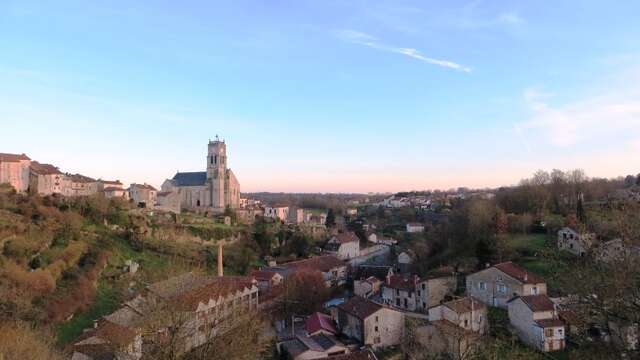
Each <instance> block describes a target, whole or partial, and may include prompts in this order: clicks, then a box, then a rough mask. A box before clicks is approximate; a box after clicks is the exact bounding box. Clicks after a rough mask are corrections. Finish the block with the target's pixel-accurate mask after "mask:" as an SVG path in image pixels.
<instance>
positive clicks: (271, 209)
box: [264, 205, 289, 222]
mask: <svg viewBox="0 0 640 360" xmlns="http://www.w3.org/2000/svg"><path fill="white" fill-rule="evenodd" d="M264 217H268V218H271V219H274V220H280V221H283V222H286V221H287V220H288V219H289V207H288V206H286V205H274V206H265V207H264Z"/></svg>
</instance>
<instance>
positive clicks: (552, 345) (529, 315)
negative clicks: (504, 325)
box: [508, 295, 565, 352]
mask: <svg viewBox="0 0 640 360" xmlns="http://www.w3.org/2000/svg"><path fill="white" fill-rule="evenodd" d="M508 311H509V322H510V323H511V326H513V328H514V329H515V330H516V334H517V335H518V337H519V338H520V340H522V342H524V343H526V344H529V345H530V346H532V347H534V348H535V349H537V350H539V351H543V352H548V351H557V350H562V349H564V347H565V324H564V322H563V321H562V320H561V319H560V318H559V316H558V311H557V309H556V305H555V304H554V303H553V302H552V301H551V299H549V297H547V295H526V296H517V297H514V298H513V299H511V300H509V302H508Z"/></svg>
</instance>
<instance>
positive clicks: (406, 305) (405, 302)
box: [404, 298, 409, 308]
mask: <svg viewBox="0 0 640 360" xmlns="http://www.w3.org/2000/svg"><path fill="white" fill-rule="evenodd" d="M404 307H405V308H408V307H409V303H408V302H407V298H404Z"/></svg>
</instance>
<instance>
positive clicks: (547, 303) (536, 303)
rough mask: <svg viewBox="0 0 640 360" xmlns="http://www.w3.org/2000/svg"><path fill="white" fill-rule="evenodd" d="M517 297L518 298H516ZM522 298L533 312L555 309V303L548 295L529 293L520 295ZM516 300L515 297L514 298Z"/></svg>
mask: <svg viewBox="0 0 640 360" xmlns="http://www.w3.org/2000/svg"><path fill="white" fill-rule="evenodd" d="M516 299H517V298H516ZM520 299H522V301H524V303H525V304H526V305H527V306H528V307H529V308H530V309H531V311H533V312H538V311H553V309H554V308H555V307H554V304H553V301H551V299H549V297H548V296H547V295H529V296H520ZM513 300H515V299H513Z"/></svg>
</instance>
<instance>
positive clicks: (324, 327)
mask: <svg viewBox="0 0 640 360" xmlns="http://www.w3.org/2000/svg"><path fill="white" fill-rule="evenodd" d="M305 327H306V330H307V335H309V336H313V335H318V334H324V335H337V334H338V330H337V329H336V324H335V322H334V321H333V319H332V318H331V316H329V315H327V314H323V313H319V312H316V313H313V315H311V316H309V317H308V318H307V321H306V322H305Z"/></svg>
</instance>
